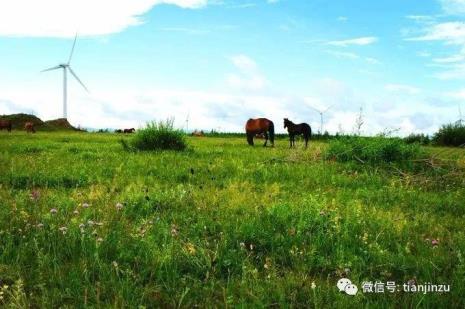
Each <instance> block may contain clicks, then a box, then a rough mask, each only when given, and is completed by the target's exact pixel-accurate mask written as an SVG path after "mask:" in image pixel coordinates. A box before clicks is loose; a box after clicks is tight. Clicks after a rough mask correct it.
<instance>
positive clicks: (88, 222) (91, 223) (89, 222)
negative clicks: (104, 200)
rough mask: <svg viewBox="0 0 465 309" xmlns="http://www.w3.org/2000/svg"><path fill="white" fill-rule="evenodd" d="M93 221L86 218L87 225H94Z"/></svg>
mask: <svg viewBox="0 0 465 309" xmlns="http://www.w3.org/2000/svg"><path fill="white" fill-rule="evenodd" d="M94 224H95V222H94V221H92V220H87V225H89V226H94Z"/></svg>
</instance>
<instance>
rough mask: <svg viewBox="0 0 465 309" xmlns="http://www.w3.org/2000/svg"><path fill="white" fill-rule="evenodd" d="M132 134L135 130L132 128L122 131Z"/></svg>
mask: <svg viewBox="0 0 465 309" xmlns="http://www.w3.org/2000/svg"><path fill="white" fill-rule="evenodd" d="M134 132H136V129H134V128H130V129H124V130H123V133H134Z"/></svg>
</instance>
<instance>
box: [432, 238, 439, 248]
mask: <svg viewBox="0 0 465 309" xmlns="http://www.w3.org/2000/svg"><path fill="white" fill-rule="evenodd" d="M431 245H432V246H433V247H437V246H439V239H432V240H431Z"/></svg>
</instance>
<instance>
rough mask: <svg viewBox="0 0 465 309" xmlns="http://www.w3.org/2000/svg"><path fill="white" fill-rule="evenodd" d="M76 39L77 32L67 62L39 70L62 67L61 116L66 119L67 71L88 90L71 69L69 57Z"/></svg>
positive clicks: (51, 69)
mask: <svg viewBox="0 0 465 309" xmlns="http://www.w3.org/2000/svg"><path fill="white" fill-rule="evenodd" d="M76 39H77V34H76V36H75V37H74V43H73V47H72V48H71V54H70V55H69V59H68V62H67V63H61V64H59V65H57V66H54V67H51V68H48V69H45V70H42V71H41V72H46V71H53V70H58V69H63V118H65V119H67V118H68V113H67V109H68V106H67V96H68V94H67V92H68V89H67V88H68V82H67V72H68V70H69V73H71V75H73V76H74V78H75V79H76V80H77V81H78V82H79V83H80V84H81V86H82V87H84V89H85V90H86V91H87V92H89V90H88V89H87V87H86V86H85V85H84V84H83V83H82V81H81V80H80V79H79V77H77V75H76V73H74V71H73V69H71V58H72V57H73V52H74V46H75V45H76Z"/></svg>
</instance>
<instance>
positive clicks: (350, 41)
mask: <svg viewBox="0 0 465 309" xmlns="http://www.w3.org/2000/svg"><path fill="white" fill-rule="evenodd" d="M24 8H29V9H28V10H25V9H24ZM0 20H2V22H1V24H0V114H5V113H16V112H34V113H35V114H36V115H38V116H40V117H42V118H44V119H52V118H57V117H60V116H61V114H62V107H61V106H62V94H61V92H62V84H61V83H62V75H61V72H60V71H51V72H45V73H39V72H40V70H42V69H45V68H48V67H51V66H54V65H57V64H58V63H61V62H66V60H67V58H68V56H69V52H70V49H71V45H72V42H73V39H74V35H75V33H76V32H78V33H79V37H78V41H77V44H76V49H75V54H74V56H73V60H72V63H71V65H72V67H73V69H74V70H75V72H76V73H77V74H78V75H79V77H80V78H81V79H82V80H83V82H84V83H85V84H86V85H87V86H88V88H89V89H90V93H86V92H85V91H84V90H83V89H82V88H81V87H80V86H79V84H78V83H77V82H76V81H75V80H73V79H72V78H70V79H69V82H68V91H69V98H68V110H69V112H68V118H69V120H70V121H71V123H73V124H75V125H81V126H84V127H95V128H105V127H111V128H118V127H127V126H135V127H137V126H141V125H143V124H144V123H145V122H146V121H149V120H153V119H164V118H167V117H175V121H176V125H177V126H178V127H184V126H185V119H186V118H187V115H189V129H194V128H197V129H207V130H208V129H217V130H221V131H240V130H242V127H243V124H244V122H245V121H246V120H247V119H248V118H250V117H262V116H263V117H268V118H270V119H272V120H274V121H275V122H276V123H278V124H279V125H278V127H279V128H280V131H283V130H282V126H281V122H282V118H283V117H289V118H291V119H293V120H295V121H296V122H308V123H310V124H311V125H312V127H313V128H314V130H315V131H316V130H318V129H319V115H318V113H317V112H315V111H314V109H313V108H316V109H326V108H327V107H330V106H331V109H329V110H328V112H327V113H326V114H325V124H324V129H326V130H328V131H330V132H332V133H335V132H337V131H341V132H345V133H350V132H352V131H353V130H354V124H355V119H356V117H357V115H358V113H359V110H360V108H362V110H363V117H364V120H365V122H364V125H363V127H362V131H363V133H364V134H376V133H379V132H382V131H386V130H388V131H390V130H394V132H396V134H399V135H405V134H408V133H411V132H426V133H432V132H434V131H435V130H437V128H438V127H439V126H440V125H441V124H443V123H446V122H452V121H456V120H457V119H458V118H459V104H460V103H461V101H463V100H464V99H465V87H464V86H463V85H462V84H463V81H464V79H465V0H430V1H426V0H423V1H420V0H416V1H405V0H403V1H401V0H395V1H361V0H359V1H347V0H345V1H344V0H337V1H336V0H334V1H333V0H330V1H322V0H321V1H320V0H318V1H311V0H308V1H297V0H280V1H276V0H275V1H266V0H250V1H248V0H246V1H227V0H225V1H219V0H216V1H207V0H165V1H162V0H138V1H134V0H133V1H130V0H117V1H110V0H101V1H98V3H97V4H96V3H95V1H90V0H81V1H75V0H68V1H58V0H42V1H31V0H17V1H9V0H6V1H2V3H1V4H0ZM464 108H465V106H464Z"/></svg>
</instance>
